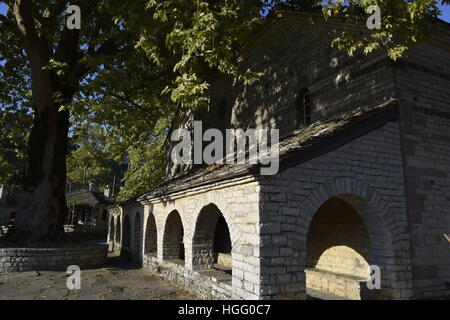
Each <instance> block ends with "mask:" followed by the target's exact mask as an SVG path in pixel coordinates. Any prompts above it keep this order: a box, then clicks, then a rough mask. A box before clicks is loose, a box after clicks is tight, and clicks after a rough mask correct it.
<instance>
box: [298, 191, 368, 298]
mask: <svg viewBox="0 0 450 320" xmlns="http://www.w3.org/2000/svg"><path fill="white" fill-rule="evenodd" d="M369 247H370V242H369V234H368V232H367V229H366V227H365V224H364V222H363V220H362V218H361V216H360V215H359V213H358V212H357V211H356V210H355V209H354V208H353V207H352V206H351V205H350V204H349V203H348V202H346V201H344V200H342V199H340V198H337V197H333V198H330V199H329V200H327V201H326V202H325V203H324V204H323V205H322V206H321V207H320V208H319V210H318V211H317V212H316V214H315V215H314V217H313V219H312V220H311V224H310V226H309V230H308V237H307V245H306V291H307V294H308V295H309V296H312V297H317V298H322V299H354V300H358V299H361V290H364V286H366V281H367V280H368V278H369V276H370V271H369V262H368V261H369V260H370V259H369Z"/></svg>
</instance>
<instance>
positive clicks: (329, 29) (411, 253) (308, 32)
mask: <svg viewBox="0 0 450 320" xmlns="http://www.w3.org/2000/svg"><path fill="white" fill-rule="evenodd" d="M346 24H347V22H346V20H345V19H340V18H339V19H338V18H336V19H331V20H329V21H328V22H325V21H324V19H323V17H322V16H321V14H320V13H317V12H314V11H313V12H292V11H286V10H278V11H275V12H273V13H272V14H271V15H270V16H269V17H268V18H267V22H266V26H265V29H264V30H263V31H262V32H261V33H260V34H257V35H255V39H256V41H255V44H254V45H253V46H252V47H251V48H250V49H249V50H248V51H247V52H246V60H245V61H244V62H243V63H242V68H243V69H247V68H249V67H252V68H254V69H255V70H258V71H259V70H261V69H263V70H264V71H265V72H266V75H265V77H264V78H263V79H262V80H261V81H259V82H257V83H255V84H252V85H244V84H237V83H234V82H233V81H231V80H229V79H226V78H224V77H217V79H213V81H212V87H211V92H210V93H211V94H210V106H209V110H208V112H207V113H205V114H201V115H196V118H197V119H202V120H203V121H204V123H205V124H208V125H205V129H206V128H207V127H208V126H209V127H216V128H219V129H221V130H223V129H225V128H242V129H244V130H245V129H247V128H278V129H280V130H281V137H282V139H281V142H280V171H279V173H278V174H277V175H274V176H261V175H260V174H259V170H258V165H245V166H243V165H215V166H211V167H208V168H204V167H200V168H194V167H193V168H190V169H191V170H190V171H187V172H185V173H184V174H179V175H178V176H174V177H173V178H172V179H170V180H169V181H168V182H167V183H165V184H164V185H162V186H160V187H158V188H156V189H155V190H151V191H149V192H148V193H147V194H145V195H142V196H140V197H137V198H135V199H130V200H129V201H126V202H124V203H121V204H120V205H117V206H114V207H112V208H111V209H110V214H111V215H110V220H109V241H110V243H111V245H112V246H114V249H115V250H117V251H121V252H122V253H123V254H124V255H129V256H131V257H132V258H133V259H135V260H136V261H137V262H140V263H142V265H143V267H144V268H147V269H149V270H152V271H154V272H157V273H159V274H162V275H163V276H164V277H165V278H167V279H169V280H172V281H175V282H177V283H179V284H182V285H184V286H186V287H187V288H189V289H190V290H193V291H195V292H197V293H198V294H200V295H201V296H203V297H205V298H216V299H228V298H234V299H304V298H305V297H306V295H307V294H309V295H312V296H314V295H319V296H320V294H324V295H327V296H328V297H336V298H338V297H340V298H349V299H360V298H381V299H422V298H442V297H446V296H447V297H448V296H450V247H449V243H448V240H447V239H446V237H445V234H450V143H449V141H450V107H449V100H450V32H449V30H450V28H449V24H447V23H445V22H443V21H436V22H435V25H436V27H437V28H438V29H439V30H440V31H442V32H441V33H440V34H439V36H436V37H434V38H433V42H432V43H431V44H430V45H427V46H417V47H414V48H412V49H411V50H410V51H409V53H408V57H407V58H403V59H401V60H399V61H397V62H394V61H391V60H390V59H388V58H387V57H386V56H385V55H383V54H381V53H375V54H370V55H368V56H364V55H362V54H356V55H355V56H354V57H351V58H350V57H348V56H347V55H346V54H345V53H343V52H339V51H337V50H335V49H332V48H331V47H330V41H331V39H332V38H333V37H334V36H335V35H336V34H337V32H338V31H339V30H340V29H341V28H344V27H346ZM271 39H274V40H271ZM187 169H189V168H187ZM169 172H171V173H172V174H175V173H177V170H173V169H171V170H169ZM219 257H220V258H219ZM227 260H228V262H224V261H227ZM369 265H375V266H379V268H380V271H381V274H380V276H381V277H380V279H381V288H380V289H372V290H369V289H368V287H367V285H366V283H365V282H366V281H367V279H369Z"/></svg>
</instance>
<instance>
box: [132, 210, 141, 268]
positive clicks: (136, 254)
mask: <svg viewBox="0 0 450 320" xmlns="http://www.w3.org/2000/svg"><path fill="white" fill-rule="evenodd" d="M141 244H142V219H141V214H140V213H139V212H136V214H135V216H134V238H133V250H132V252H133V260H134V261H136V262H140V261H142V260H141V251H142V250H141V247H142V245H141Z"/></svg>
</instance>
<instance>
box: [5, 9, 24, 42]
mask: <svg viewBox="0 0 450 320" xmlns="http://www.w3.org/2000/svg"><path fill="white" fill-rule="evenodd" d="M0 22H1V25H2V26H4V27H6V28H8V29H9V30H10V31H11V32H12V33H13V34H14V35H15V36H17V37H20V38H21V37H22V33H21V32H20V29H19V27H18V26H17V25H16V24H15V23H13V22H11V21H10V20H9V19H8V18H7V17H6V16H4V15H1V14H0Z"/></svg>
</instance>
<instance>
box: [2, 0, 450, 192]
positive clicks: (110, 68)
mask: <svg viewBox="0 0 450 320" xmlns="http://www.w3.org/2000/svg"><path fill="white" fill-rule="evenodd" d="M4 2H5V3H6V4H7V5H8V6H9V7H10V8H11V7H12V6H13V5H14V3H15V1H14V0H8V1H4ZM23 2H24V3H25V2H26V3H30V4H31V12H30V14H31V15H32V17H33V19H32V21H33V22H32V24H33V27H34V29H35V31H36V37H37V39H38V40H39V43H40V45H41V46H40V48H41V49H40V50H41V52H40V53H41V58H42V59H44V60H45V63H44V67H43V68H44V70H46V71H47V72H48V73H49V74H50V75H51V77H52V79H53V84H54V88H53V89H54V93H53V99H54V102H55V104H57V105H58V107H59V110H60V111H63V110H68V111H70V114H71V123H72V132H73V133H74V137H73V139H72V140H73V143H74V144H76V145H77V148H76V149H75V150H73V151H71V153H70V155H69V158H68V172H69V179H71V180H82V178H83V175H84V168H85V167H87V168H88V169H87V172H88V179H89V180H96V182H97V183H100V184H102V183H104V184H111V175H114V172H116V166H120V164H122V163H123V161H124V159H125V158H126V159H127V161H128V162H129V170H128V172H127V173H126V175H125V178H124V181H123V182H124V183H125V187H124V188H123V189H122V190H121V193H120V197H121V198H122V199H126V198H128V197H132V196H134V195H137V194H139V193H141V192H144V191H146V190H148V189H149V188H151V187H152V186H154V185H156V184H158V183H160V182H161V181H162V180H163V176H164V175H163V173H164V167H165V165H164V163H165V157H164V152H163V151H164V148H163V145H164V141H165V139H166V137H167V133H168V132H169V129H170V128H173V127H175V126H176V125H177V124H178V123H179V122H180V121H181V119H182V118H183V116H184V115H185V113H186V112H188V111H189V110H191V109H195V108H200V107H202V106H205V105H206V102H207V96H208V89H209V84H208V80H207V79H208V76H209V75H210V74H212V73H213V72H216V71H220V72H221V73H224V74H227V75H229V76H231V77H233V78H235V79H237V80H239V81H244V82H252V81H255V80H257V79H258V77H259V76H260V75H261V74H260V73H258V70H247V71H245V72H240V71H239V62H240V61H242V56H241V52H243V50H244V49H245V48H246V47H247V46H248V44H249V43H250V42H251V40H252V36H253V35H254V34H255V32H256V31H257V30H258V28H259V27H260V26H261V24H262V23H263V20H264V17H263V15H262V14H261V13H262V12H266V13H267V12H268V11H269V10H270V9H272V8H273V7H275V6H277V5H281V4H283V5H284V6H288V7H295V8H299V9H305V8H310V7H313V6H317V5H318V3H319V2H322V1H314V0H290V1H275V0H245V1H228V0H214V1H213V0H195V1H193V0H133V1H110V0H74V1H70V3H71V4H76V5H79V6H80V7H81V12H82V23H81V26H82V29H81V30H80V31H79V32H78V31H71V32H68V31H67V30H64V14H63V10H64V9H65V6H66V5H67V3H66V1H59V0H39V1H38V0H36V1H27V0H23ZM448 2H449V1H448V0H445V1H443V3H446V4H448ZM351 3H352V4H353V5H354V6H351V7H346V6H345V3H344V1H341V0H334V1H331V0H330V1H328V2H327V3H325V4H324V7H323V12H324V15H325V16H326V17H331V16H336V15H343V14H344V15H345V14H351V15H352V19H353V20H352V21H353V22H354V23H356V24H359V25H361V26H362V28H359V29H355V30H353V29H352V30H347V31H346V32H343V33H342V34H341V35H340V36H339V37H338V38H336V39H335V40H334V41H333V45H334V46H336V47H338V48H339V49H341V50H346V51H347V52H348V53H349V54H350V55H351V54H353V53H354V52H355V51H356V50H362V51H363V52H364V53H366V54H368V53H370V52H372V51H374V50H384V51H386V52H387V53H388V54H389V56H390V57H391V58H392V59H397V58H399V57H400V56H402V55H404V54H405V50H406V48H407V47H409V46H410V45H412V44H415V43H422V42H425V41H427V40H428V38H429V36H428V32H429V31H428V27H427V24H426V22H427V21H428V20H429V18H430V17H435V16H436V15H437V14H438V9H437V2H436V1H432V0H417V1H403V0H373V1H370V0H359V1H352V2H351ZM371 4H378V5H379V6H380V7H381V11H382V15H381V17H382V29H381V30H375V31H369V30H367V29H366V28H365V21H366V19H367V14H366V13H365V12H364V9H365V8H367V7H368V6H369V5H371ZM0 21H1V22H0V61H3V62H6V63H4V64H3V65H2V64H1V63H0V111H1V112H2V113H1V114H0V168H1V169H2V170H1V171H0V179H3V180H5V179H11V177H13V176H14V175H17V173H18V172H21V170H22V169H20V168H23V167H24V159H25V148H24V144H25V140H26V139H27V136H28V134H29V130H30V127H31V119H32V117H31V112H32V111H34V110H36V107H37V106H36V105H35V104H34V102H33V97H32V94H31V83H32V80H33V79H31V68H30V65H29V55H26V54H25V51H24V49H26V48H27V46H26V45H25V42H24V41H23V39H22V38H23V35H20V28H18V26H17V23H16V21H15V17H14V13H13V10H11V9H10V10H9V11H8V13H7V15H6V16H0ZM61 48H64V50H61ZM28 50H31V49H28ZM72 53H73V54H72ZM67 89H69V90H67ZM67 92H69V94H67ZM119 171H120V170H119Z"/></svg>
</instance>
